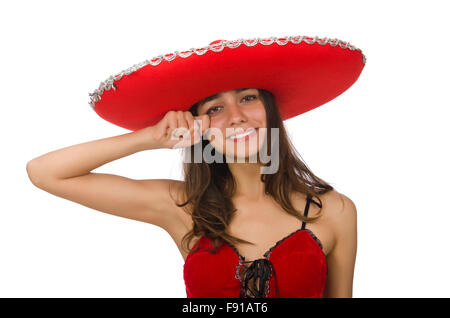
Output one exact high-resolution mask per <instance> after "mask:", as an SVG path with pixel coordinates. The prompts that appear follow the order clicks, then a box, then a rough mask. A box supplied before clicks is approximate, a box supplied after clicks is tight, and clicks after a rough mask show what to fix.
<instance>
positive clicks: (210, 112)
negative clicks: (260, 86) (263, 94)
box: [206, 95, 256, 115]
mask: <svg viewBox="0 0 450 318" xmlns="http://www.w3.org/2000/svg"><path fill="white" fill-rule="evenodd" d="M247 97H253V98H252V99H251V100H254V99H256V95H246V96H244V98H242V99H243V100H244V99H246V98H247ZM220 107H222V106H213V107H211V108H209V109H208V110H207V111H206V114H208V115H209V114H214V113H216V112H217V111H212V110H213V109H217V108H220Z"/></svg>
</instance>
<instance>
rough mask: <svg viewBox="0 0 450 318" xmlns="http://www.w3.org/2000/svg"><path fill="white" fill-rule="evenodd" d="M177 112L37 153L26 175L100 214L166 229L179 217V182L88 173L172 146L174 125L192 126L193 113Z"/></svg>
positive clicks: (51, 190)
mask: <svg viewBox="0 0 450 318" xmlns="http://www.w3.org/2000/svg"><path fill="white" fill-rule="evenodd" d="M181 113H182V115H183V116H181V115H180V114H179V113H178V112H168V113H167V114H166V115H165V116H164V118H163V119H162V120H161V121H160V122H159V123H158V124H157V125H155V126H150V127H147V128H144V129H141V130H137V131H135V132H131V133H127V134H124V135H119V136H114V137H109V138H104V139H99V140H94V141H90V142H85V143H81V144H77V145H74V146H70V147H66V148H62V149H59V150H55V151H52V152H49V153H47V154H44V155H42V156H39V157H37V158H35V159H33V160H31V161H29V162H28V163H27V166H26V169H27V172H28V176H29V178H30V180H31V182H32V183H33V184H34V185H35V186H36V187H38V188H40V189H42V190H44V191H47V192H49V193H51V194H53V195H56V196H59V197H62V198H65V199H67V200H70V201H73V202H76V203H79V204H82V205H84V206H87V207H89V208H92V209H95V210H98V211H101V212H105V213H109V214H113V215H116V216H121V217H125V218H129V219H134V220H138V221H143V222H147V223H151V224H154V225H157V226H159V227H162V228H164V229H167V228H168V226H169V225H170V224H171V223H172V222H176V221H179V220H178V219H177V218H178V215H177V213H176V211H178V210H179V208H178V207H177V206H176V205H175V202H174V199H177V198H178V196H177V195H178V194H179V191H178V190H180V189H181V188H182V187H181V185H182V183H183V182H182V181H178V180H170V179H154V180H134V179H129V178H126V177H122V176H118V175H113V174H104V173H93V172H91V171H92V170H94V169H96V168H98V167H100V166H102V165H104V164H106V163H108V162H111V161H113V160H117V159H119V158H122V157H125V156H129V155H131V154H133V153H136V152H138V151H142V150H150V149H159V148H171V147H173V146H174V144H175V143H176V141H174V140H172V139H171V138H170V134H171V133H172V132H173V130H174V129H175V128H179V127H185V128H187V129H189V130H190V131H192V130H193V129H194V125H193V120H194V118H193V117H192V115H191V116H189V115H190V113H189V114H187V113H188V112H181ZM182 117H183V118H184V120H182ZM205 119H206V118H202V120H205ZM191 125H192V126H191ZM203 126H205V127H206V125H203ZM202 133H203V131H202ZM193 142H194V139H192V143H193ZM177 202H180V201H177Z"/></svg>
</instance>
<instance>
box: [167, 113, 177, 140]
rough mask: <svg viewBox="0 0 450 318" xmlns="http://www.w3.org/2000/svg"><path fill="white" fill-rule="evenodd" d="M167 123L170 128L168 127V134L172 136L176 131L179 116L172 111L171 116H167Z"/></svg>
mask: <svg viewBox="0 0 450 318" xmlns="http://www.w3.org/2000/svg"><path fill="white" fill-rule="evenodd" d="M167 123H168V127H167V134H168V135H169V134H171V133H172V131H173V130H174V129H176V128H177V127H178V126H177V116H176V113H175V112H173V111H171V112H169V114H167Z"/></svg>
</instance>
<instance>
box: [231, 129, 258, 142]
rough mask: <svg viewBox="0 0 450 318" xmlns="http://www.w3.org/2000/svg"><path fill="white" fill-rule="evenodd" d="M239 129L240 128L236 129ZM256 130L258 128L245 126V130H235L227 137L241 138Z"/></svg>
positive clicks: (232, 138)
mask: <svg viewBox="0 0 450 318" xmlns="http://www.w3.org/2000/svg"><path fill="white" fill-rule="evenodd" d="M238 130H239V131H240V129H238ZM255 131H258V128H247V129H246V130H245V131H243V132H235V133H233V134H232V135H230V136H228V137H227V139H231V140H234V139H241V138H244V137H246V136H248V135H251V134H252V133H253V132H255Z"/></svg>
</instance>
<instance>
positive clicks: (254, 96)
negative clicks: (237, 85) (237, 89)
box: [243, 95, 256, 100]
mask: <svg viewBox="0 0 450 318" xmlns="http://www.w3.org/2000/svg"><path fill="white" fill-rule="evenodd" d="M247 97H253V99H255V98H256V95H246V96H245V97H244V98H243V99H246V98H247ZM253 99H252V100H253Z"/></svg>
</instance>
